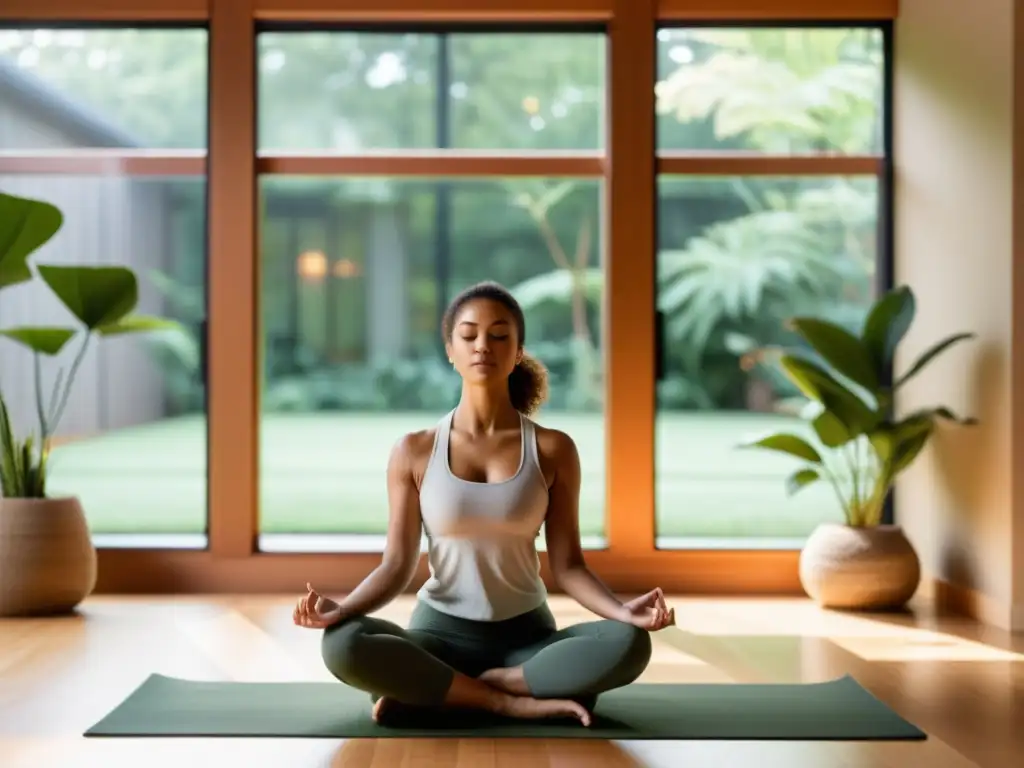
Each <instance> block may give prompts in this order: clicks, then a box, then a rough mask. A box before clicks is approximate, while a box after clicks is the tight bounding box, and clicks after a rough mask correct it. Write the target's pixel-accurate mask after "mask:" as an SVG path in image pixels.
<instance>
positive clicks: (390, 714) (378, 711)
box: [370, 696, 416, 725]
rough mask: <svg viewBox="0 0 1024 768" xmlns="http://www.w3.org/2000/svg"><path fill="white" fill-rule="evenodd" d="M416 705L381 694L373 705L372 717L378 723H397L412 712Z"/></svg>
mask: <svg viewBox="0 0 1024 768" xmlns="http://www.w3.org/2000/svg"><path fill="white" fill-rule="evenodd" d="M415 709H416V707H410V706H409V705H408V704H403V703H402V702H400V701H395V700H394V699H389V698H388V697H387V696H381V697H380V698H379V699H377V701H376V703H375V704H374V705H373V711H372V712H371V713H370V717H372V718H373V721H374V722H375V723H377V725H396V724H398V722H399V721H400V720H402V719H403V718H405V717H406V716H408V715H410V714H412V712H413V710H415Z"/></svg>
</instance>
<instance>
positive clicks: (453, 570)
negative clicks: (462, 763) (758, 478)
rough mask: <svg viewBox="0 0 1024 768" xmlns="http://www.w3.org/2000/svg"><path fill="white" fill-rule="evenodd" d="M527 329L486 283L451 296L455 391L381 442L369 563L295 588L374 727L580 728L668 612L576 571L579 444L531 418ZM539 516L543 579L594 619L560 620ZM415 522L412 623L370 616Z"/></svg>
mask: <svg viewBox="0 0 1024 768" xmlns="http://www.w3.org/2000/svg"><path fill="white" fill-rule="evenodd" d="M525 330H526V329H525V322H524V319H523V312H522V310H521V308H520V307H519V305H518V303H517V302H516V301H515V299H514V298H513V297H512V296H511V294H509V293H508V292H507V291H506V290H505V289H503V288H502V287H500V286H498V285H496V284H493V283H482V284H479V285H476V286H473V287H471V288H469V289H467V290H466V291H464V292H463V293H461V294H460V295H459V296H457V297H456V298H455V300H454V301H453V302H452V305H451V306H450V307H449V308H448V311H447V312H446V313H445V317H444V322H443V333H444V339H445V345H446V348H447V350H448V357H449V360H450V361H451V363H452V364H453V365H454V366H455V369H456V370H457V371H458V372H459V374H460V375H461V376H462V382H463V384H462V396H461V399H460V400H459V403H458V405H457V406H456V408H455V409H454V410H453V411H452V412H450V413H448V414H447V415H445V416H444V418H443V419H441V420H440V422H439V423H438V424H437V425H436V426H435V427H434V428H432V429H428V430H424V431H421V432H413V433H410V434H408V435H406V436H404V437H403V438H402V439H401V440H400V441H399V442H398V443H397V445H396V446H395V448H394V449H393V451H392V454H391V457H390V459H389V463H388V470H387V483H388V500H389V506H390V517H389V522H388V533H387V543H386V545H385V550H384V556H383V559H382V562H381V564H380V565H379V566H378V567H377V568H376V570H374V571H373V572H372V573H371V574H369V576H367V577H366V579H365V580H364V581H363V582H362V583H361V584H360V585H359V586H358V587H356V589H354V590H353V591H352V592H351V593H350V594H349V595H348V596H346V597H345V598H344V599H342V600H340V601H338V602H336V601H334V600H330V599H328V598H326V597H324V596H322V595H320V594H319V593H318V592H317V591H316V590H315V589H314V588H313V587H312V586H310V585H308V584H307V589H308V593H307V594H306V595H305V596H303V597H302V598H300V600H299V601H298V605H297V606H296V608H295V611H294V620H295V623H296V624H298V625H299V626H302V627H309V628H313V629H323V630H324V633H323V639H322V654H323V659H324V663H325V664H326V666H327V668H328V669H329V670H330V671H331V673H332V674H333V675H334V676H335V677H337V678H338V679H339V680H341V681H342V682H344V683H346V684H348V685H350V686H353V687H355V688H359V689H361V690H364V691H366V692H368V693H370V694H371V697H372V700H373V710H372V712H373V718H374V720H376V721H377V722H378V723H381V724H382V725H387V724H396V723H397V722H398V721H399V720H398V716H399V715H400V714H401V715H404V716H403V717H402V718H401V720H403V721H406V720H409V719H410V718H409V715H412V719H411V721H412V722H415V715H416V713H417V712H420V713H422V712H423V711H424V710H425V709H435V710H436V709H441V708H450V709H460V710H467V709H472V710H484V711H487V712H490V713H494V714H498V715H503V716H508V717H514V718H563V717H569V718H576V719H578V720H579V721H580V722H581V723H582V724H583V725H589V724H590V722H591V710H592V708H593V706H594V704H595V702H596V700H597V696H598V695H599V694H601V693H603V692H605V691H608V690H611V689H613V688H617V687H619V686H624V685H626V684H628V683H631V682H633V681H634V680H636V679H637V677H639V676H640V674H641V673H642V672H643V671H644V669H645V667H646V666H647V663H648V661H649V660H650V657H651V639H650V635H649V632H651V631H655V630H659V629H661V628H663V627H665V626H668V625H669V624H673V623H675V612H674V609H670V608H669V607H668V606H667V605H666V604H665V599H664V596H663V595H662V592H661V590H660V589H655V590H653V591H652V592H650V593H648V594H646V595H644V596H642V597H640V598H637V599H635V600H631V601H628V602H625V603H623V602H620V601H619V600H618V599H617V598H616V597H615V596H614V595H613V594H612V593H611V592H610V591H609V590H608V589H607V588H606V587H605V586H604V585H603V584H602V583H601V582H600V581H599V580H598V579H597V577H596V576H595V575H594V574H593V573H591V572H590V570H589V569H588V568H587V565H586V563H585V562H584V559H583V552H582V548H581V545H580V533H579V519H578V507H579V493H580V462H579V455H578V453H577V450H576V445H575V444H574V442H573V440H572V439H571V438H570V437H569V436H568V435H566V434H564V433H563V432H559V431H557V430H553V429H546V428H544V427H541V426H539V425H538V424H536V423H535V422H534V421H533V420H532V419H531V418H530V417H531V415H532V414H533V413H534V412H535V411H536V409H537V408H538V406H540V405H541V403H542V402H543V401H544V399H545V397H546V394H547V378H546V371H545V370H544V368H543V367H542V366H541V365H540V363H538V362H537V361H536V360H534V359H533V358H531V357H529V356H528V355H526V354H525V353H524V351H523V342H524V340H525ZM542 524H543V525H544V527H545V533H546V540H547V551H548V559H549V563H550V569H551V575H552V577H553V579H554V581H555V582H556V583H557V584H558V585H559V587H560V588H561V589H562V590H564V591H565V592H566V593H567V594H568V595H569V596H571V597H572V598H573V599H575V600H576V601H577V602H578V603H579V604H580V605H582V606H583V607H584V608H587V609H589V610H590V611H592V612H593V613H595V614H597V615H598V616H601V617H603V620H599V621H592V622H586V623H581V624H576V625H574V626H569V627H566V628H564V629H561V630H559V629H557V627H556V625H555V619H554V617H553V615H552V613H551V611H550V609H549V607H548V604H547V593H546V591H545V587H544V583H543V582H542V581H541V578H540V572H539V571H540V567H539V559H538V555H537V550H536V547H535V540H536V538H537V536H538V534H539V531H540V528H541V525H542ZM421 530H423V531H425V532H426V535H427V540H428V543H429V551H428V562H429V566H430V576H429V578H428V580H427V581H426V583H425V584H424V585H423V587H422V588H421V589H420V590H419V592H418V594H417V598H418V599H417V604H416V607H415V609H414V611H413V615H412V619H411V621H410V624H409V627H408V629H403V628H401V627H399V626H397V625H395V624H393V623H391V622H388V621H384V620H381V619H377V618H370V617H369V616H368V614H370V613H373V612H375V611H377V610H379V609H380V608H382V607H383V606H385V605H386V604H388V603H389V602H390V601H391V600H393V599H394V598H395V597H397V596H398V595H399V594H400V593H401V592H402V591H403V590H404V589H405V587H406V586H407V585H408V583H409V581H410V580H411V579H412V577H413V575H414V573H415V570H416V566H417V563H418V561H419V556H420V532H421Z"/></svg>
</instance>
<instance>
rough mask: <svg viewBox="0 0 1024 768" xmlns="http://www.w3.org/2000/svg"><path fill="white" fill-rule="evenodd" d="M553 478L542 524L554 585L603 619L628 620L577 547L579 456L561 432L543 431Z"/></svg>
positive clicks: (625, 612)
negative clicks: (545, 516) (546, 510)
mask: <svg viewBox="0 0 1024 768" xmlns="http://www.w3.org/2000/svg"><path fill="white" fill-rule="evenodd" d="M538 444H539V445H541V444H542V445H541V453H542V454H546V455H545V456H544V458H546V459H548V461H549V462H550V466H551V467H553V469H554V477H553V479H552V482H551V487H550V489H549V500H548V514H547V518H546V519H545V522H544V527H545V533H546V540H547V548H548V563H549V565H550V567H551V575H552V577H553V578H554V579H555V582H556V583H557V584H558V586H560V587H561V588H562V589H564V590H565V592H566V594H567V595H569V597H571V598H572V599H573V600H575V601H576V602H577V603H579V604H580V605H582V606H583V607H584V608H586V609H587V610H589V611H592V612H593V613H596V614H597V615H598V616H601V617H602V618H605V619H615V620H617V621H625V622H630V621H631V613H630V611H629V610H628V609H627V608H626V607H625V606H624V605H623V604H622V602H621V601H620V600H619V599H618V598H617V597H615V595H614V594H612V592H611V590H609V589H608V587H606V586H605V585H604V583H602V582H601V580H600V579H598V578H597V576H595V575H594V573H593V572H592V571H591V570H590V569H589V568H588V567H587V564H586V561H585V560H584V558H583V547H582V545H581V544H580V523H579V504H580V485H581V472H580V457H579V451H578V450H577V449H576V443H574V442H573V440H572V438H571V437H569V436H568V435H566V434H565V433H564V432H559V431H557V430H544V434H543V437H542V438H541V439H540V440H538Z"/></svg>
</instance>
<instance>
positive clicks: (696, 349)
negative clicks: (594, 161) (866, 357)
mask: <svg viewBox="0 0 1024 768" xmlns="http://www.w3.org/2000/svg"><path fill="white" fill-rule="evenodd" d="M877 186H878V184H877V180H876V179H875V178H873V177H871V178H763V177H759V178H739V177H735V178H706V177H701V178H690V177H687V178H678V177H663V178H662V179H660V182H659V212H658V218H659V233H658V237H659V254H658V308H659V310H660V311H661V312H662V313H663V323H664V325H663V329H664V339H665V346H664V348H663V351H664V362H665V366H664V376H663V378H662V380H661V381H660V382H659V383H658V416H657V425H656V435H657V437H656V439H657V449H656V462H657V467H656V483H657V489H656V499H657V517H656V524H657V536H658V546H659V547H661V548H684V547H702V548H714V547H718V546H725V547H736V546H742V547H749V546H760V547H786V548H792V547H799V546H800V545H801V544H802V542H803V539H804V538H805V537H806V536H807V535H808V534H809V533H810V532H811V531H812V530H813V529H814V528H815V527H816V526H817V524H818V523H820V522H823V521H826V520H841V519H842V515H841V511H840V509H839V508H838V506H837V504H836V500H835V497H834V496H833V495H832V492H831V490H830V488H829V487H828V486H827V485H825V484H818V485H812V486H809V487H807V488H805V489H803V490H802V491H801V492H800V493H798V494H796V495H795V496H792V497H790V496H788V495H787V494H786V491H785V478H786V477H788V476H789V475H790V474H791V473H792V472H793V471H795V470H796V469H798V468H799V467H798V466H795V464H798V462H796V461H795V460H789V459H787V458H786V457H783V456H781V455H780V456H776V455H773V454H770V453H768V452H766V451H755V450H740V449H738V448H736V445H737V444H738V443H739V442H740V441H741V440H744V439H746V438H747V437H748V436H750V435H757V434H761V433H767V432H769V431H776V430H780V429H789V430H793V431H795V432H797V433H798V434H808V432H809V431H808V430H805V429H804V426H803V422H801V421H800V420H799V419H798V418H797V417H796V415H795V414H796V413H797V412H798V409H799V407H800V404H801V403H802V400H801V398H800V397H799V396H798V392H797V391H796V390H795V389H794V388H793V387H791V386H790V385H789V384H788V381H787V380H786V379H784V378H783V377H782V376H781V375H780V374H779V373H778V371H777V369H776V368H775V367H774V366H772V365H770V364H768V363H758V362H753V361H755V360H756V355H752V353H754V352H756V351H757V350H758V349H760V348H763V347H766V346H774V345H791V344H795V340H794V337H793V336H792V335H791V334H789V333H788V332H787V330H786V328H785V323H786V320H787V319H788V318H790V317H793V316H795V315H813V316H816V317H822V318H825V319H828V320H831V321H833V322H837V323H841V324H842V325H844V326H846V327H848V328H850V329H851V330H857V331H859V329H860V327H861V324H862V322H863V319H864V317H865V316H866V313H867V310H868V308H869V306H870V303H871V302H872V301H873V300H874V298H875V296H876V288H875V284H876V277H875V274H876V270H877V264H878V237H877V203H878V200H877V193H878V190H877Z"/></svg>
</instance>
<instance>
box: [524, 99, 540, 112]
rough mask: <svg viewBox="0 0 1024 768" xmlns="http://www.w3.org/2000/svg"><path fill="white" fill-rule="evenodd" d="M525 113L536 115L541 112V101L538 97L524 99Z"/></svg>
mask: <svg viewBox="0 0 1024 768" xmlns="http://www.w3.org/2000/svg"><path fill="white" fill-rule="evenodd" d="M523 111H524V112H525V113H526V114H528V115H536V114H537V113H538V112H540V99H538V98H537V97H536V96H527V97H526V98H525V99H523Z"/></svg>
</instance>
